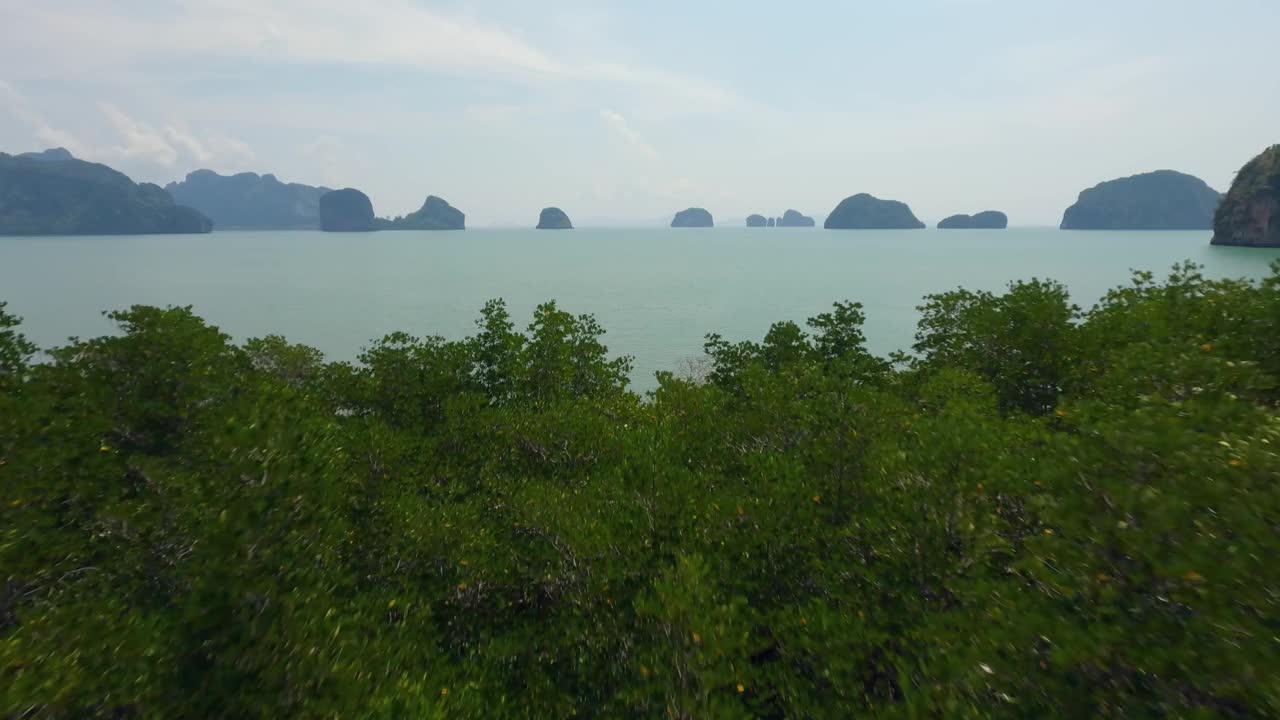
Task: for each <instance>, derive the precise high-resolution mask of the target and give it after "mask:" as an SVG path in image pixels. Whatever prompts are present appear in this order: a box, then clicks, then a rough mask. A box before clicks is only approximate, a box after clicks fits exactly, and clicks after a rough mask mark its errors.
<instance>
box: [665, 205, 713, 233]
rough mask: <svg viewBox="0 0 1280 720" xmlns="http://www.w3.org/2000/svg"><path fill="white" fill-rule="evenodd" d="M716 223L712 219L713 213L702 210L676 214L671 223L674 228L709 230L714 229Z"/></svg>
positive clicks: (690, 210) (693, 209)
mask: <svg viewBox="0 0 1280 720" xmlns="http://www.w3.org/2000/svg"><path fill="white" fill-rule="evenodd" d="M714 226H715V221H714V220H712V219H711V213H709V212H707V211H706V210H704V209H702V208H689V209H688V210H681V211H680V212H678V213H676V216H675V218H674V219H673V220H672V221H671V227H673V228H709V227H714Z"/></svg>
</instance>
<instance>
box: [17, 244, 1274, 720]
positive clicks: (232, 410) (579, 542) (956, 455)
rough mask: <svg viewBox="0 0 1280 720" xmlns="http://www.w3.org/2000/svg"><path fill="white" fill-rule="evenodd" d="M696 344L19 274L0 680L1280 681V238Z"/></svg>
mask: <svg viewBox="0 0 1280 720" xmlns="http://www.w3.org/2000/svg"><path fill="white" fill-rule="evenodd" d="M921 310H922V318H921V321H920V326H919V330H918V333H917V344H916V348H915V349H916V355H914V356H911V357H907V356H897V357H895V358H893V359H892V361H889V360H884V359H881V358H877V357H875V356H874V355H872V354H871V353H869V352H868V351H867V350H866V348H865V342H864V337H863V332H862V325H863V321H864V315H863V313H862V309H861V307H860V306H858V305H856V304H852V303H838V304H836V305H835V306H834V307H833V308H832V309H831V311H829V312H827V313H823V314H820V315H818V316H817V317H815V318H812V319H811V320H809V321H808V323H807V326H806V328H802V327H801V326H799V325H797V324H795V323H789V322H784V323H778V324H776V325H774V326H773V327H772V328H771V329H770V330H769V332H768V333H767V334H766V336H765V337H764V338H763V340H762V341H761V342H758V343H757V342H737V343H732V342H729V341H726V340H724V339H723V338H720V337H718V336H714V335H713V336H709V337H708V342H707V353H708V362H707V372H706V377H705V381H700V380H698V379H690V378H677V377H675V376H673V375H670V374H662V375H661V376H660V379H659V385H658V388H657V390H655V391H654V392H653V393H652V394H650V395H649V396H647V397H644V398H641V397H639V396H637V395H635V394H634V393H631V392H629V391H628V390H627V376H628V373H629V371H630V362H629V359H628V358H612V359H611V358H610V357H609V355H608V352H607V350H606V348H605V346H604V344H603V342H602V335H603V330H602V329H601V328H600V326H599V325H598V324H597V323H596V322H595V320H594V319H593V318H591V317H590V316H574V315H571V314H569V313H567V312H565V311H563V310H561V309H559V308H558V307H556V306H555V305H554V304H553V303H548V304H546V305H543V306H540V307H539V308H537V309H536V310H535V312H534V314H533V318H532V320H531V322H530V323H529V325H528V326H527V328H526V329H525V330H524V331H523V332H521V331H518V330H517V329H516V325H515V323H514V321H513V320H512V318H511V316H510V314H509V313H508V311H507V308H506V307H505V305H504V304H503V303H502V302H501V301H493V302H491V303H489V304H487V305H486V306H485V307H484V308H483V310H482V311H481V313H480V317H479V319H478V321H477V329H476V332H475V334H474V335H473V336H472V337H470V338H466V339H462V340H446V339H444V338H439V337H426V338H417V337H413V336H410V335H407V334H403V333H396V334H393V335H389V336H387V337H386V338H383V339H382V340H380V341H377V342H375V343H373V344H372V345H371V346H370V347H369V348H367V349H366V351H365V352H364V353H363V354H362V356H361V357H360V359H359V362H357V363H354V364H348V363H327V362H325V361H324V359H323V357H322V356H321V355H320V354H319V353H318V352H317V351H315V350H314V349H312V348H307V347H305V346H298V345H291V344H289V343H288V342H287V341H286V340H284V339H283V338H281V337H278V336H269V337H266V338H261V339H255V340H251V341H249V342H247V343H245V344H244V345H236V344H234V343H232V342H231V341H230V339H229V338H228V337H227V336H226V335H224V334H223V333H221V332H220V331H219V330H218V329H216V328H213V327H210V326H208V325H207V324H205V323H204V322H203V321H202V320H201V319H200V318H198V317H196V316H195V315H194V314H193V313H192V312H191V310H190V309H189V308H167V309H159V308H150V307H135V308H131V309H129V310H127V311H123V312H118V313H113V314H111V317H112V319H114V320H115V321H116V322H117V324H118V325H119V332H118V333H117V334H115V335H112V336H109V337H103V338H96V339H92V340H74V339H73V340H72V341H71V342H70V344H68V345H66V346H64V347H61V348H54V349H51V350H49V351H48V352H47V357H46V358H44V359H43V361H41V362H32V360H31V358H32V356H33V355H34V353H35V352H36V348H34V347H33V346H32V345H31V344H30V343H29V342H27V341H26V340H24V339H23V337H22V335H21V334H20V333H19V332H18V320H17V318H16V317H14V316H12V315H10V314H8V313H7V312H6V310H5V308H4V307H3V306H2V305H0V568H3V570H2V573H3V575H2V576H0V583H2V585H0V716H2V717H21V718H61V717H88V718H135V717H136V718H152V717H155V718H162V717H164V718H167V717H236V718H243V717H264V718H265V717H316V718H321V717H323V718H332V717H385V718H400V717H428V718H430V717H477V718H534V717H572V716H575V715H576V716H583V717H655V716H664V717H673V718H705V717H715V718H719V717H725V718H735V717H740V718H750V717H771V718H772V717H805V718H845V717H862V716H874V717H893V718H897V717H975V718H976V717H983V718H986V717H1026V718H1040V717H1057V716H1066V717H1097V716H1118V717H1165V716H1174V717H1265V716H1275V715H1277V714H1280V646H1278V645H1277V644H1276V642H1275V637H1276V636H1277V634H1280V617H1278V616H1277V612H1278V611H1277V606H1276V597H1277V596H1278V595H1280V557H1277V555H1278V554H1280V540H1278V539H1277V534H1276V533H1277V530H1276V528H1277V522H1280V488H1278V487H1277V483H1276V478H1277V477H1278V476H1280V475H1278V473H1280V455H1277V448H1278V447H1280V413H1278V412H1277V402H1280V391H1278V389H1277V388H1278V386H1277V383H1276V379H1277V377H1280V346H1278V344H1277V343H1280V340H1277V338H1280V265H1277V266H1276V268H1275V271H1274V272H1273V274H1272V275H1271V276H1270V277H1269V278H1267V279H1265V280H1263V281H1261V282H1256V283H1255V282H1247V281H1239V280H1210V279H1207V278H1205V277H1203V276H1202V275H1201V274H1200V272H1199V270H1198V269H1197V268H1195V267H1194V266H1191V265H1186V266H1180V267H1178V268H1175V269H1174V271H1173V273H1172V274H1171V275H1170V276H1169V277H1168V278H1167V279H1165V280H1163V281H1157V280H1155V279H1154V278H1153V277H1152V276H1151V275H1149V274H1138V275H1136V276H1135V278H1134V281H1133V283H1131V284H1130V285H1128V286H1125V287H1121V288H1117V289H1115V290H1113V291H1112V292H1111V293H1109V294H1108V295H1107V296H1106V297H1105V298H1104V299H1103V300H1102V301H1101V302H1100V303H1099V304H1098V305H1097V306H1095V307H1094V308H1092V309H1090V310H1088V311H1081V310H1080V309H1078V308H1076V307H1075V306H1074V305H1072V304H1071V302H1070V299H1069V298H1068V296H1067V294H1066V291H1065V289H1064V288H1063V287H1062V286H1060V285H1058V284H1056V283H1052V282H1046V281H1030V282H1022V283H1014V284H1012V285H1010V286H1009V288H1008V289H1007V290H1006V291H1005V292H1003V293H989V292H971V291H965V290H956V291H952V292H948V293H943V294H940V295H935V296H931V297H929V298H926V299H925V303H924V305H923V306H922V308H921Z"/></svg>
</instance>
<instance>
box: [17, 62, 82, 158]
mask: <svg viewBox="0 0 1280 720" xmlns="http://www.w3.org/2000/svg"><path fill="white" fill-rule="evenodd" d="M0 98H3V100H4V102H3V107H4V109H5V110H7V111H8V112H9V114H10V115H12V116H13V117H15V118H17V119H18V120H19V121H20V122H21V123H23V124H24V125H26V126H28V127H29V128H31V131H32V133H33V134H34V135H35V137H36V139H37V140H38V141H39V142H40V143H42V144H44V145H46V146H48V147H61V148H66V149H67V150H70V151H71V152H72V153H80V152H83V150H84V144H83V143H81V142H80V140H79V139H78V138H76V137H75V136H74V135H72V134H71V133H69V132H67V131H65V130H61V129H59V128H55V127H53V126H51V125H49V123H47V122H45V119H44V116H43V115H41V114H40V112H39V111H38V110H36V108H35V107H34V106H33V105H32V104H31V102H30V101H29V100H27V98H26V96H24V95H23V94H22V93H20V92H18V90H17V89H16V88H14V87H13V86H12V85H10V84H9V83H7V82H5V81H4V80H0Z"/></svg>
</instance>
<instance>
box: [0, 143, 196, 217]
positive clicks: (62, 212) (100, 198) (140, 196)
mask: <svg viewBox="0 0 1280 720" xmlns="http://www.w3.org/2000/svg"><path fill="white" fill-rule="evenodd" d="M212 229H213V223H212V222H210V221H209V218H207V217H205V216H204V215H202V214H201V213H200V212H199V211H197V210H194V209H192V208H189V207H185V206H182V205H175V204H174V202H173V198H172V197H170V196H169V193H167V192H165V190H164V188H161V187H160V186H159V185H152V184H151V183H141V184H136V183H134V182H133V181H132V180H130V179H129V178H128V177H127V176H125V175H124V174H123V173H119V172H116V171H115V170H112V169H111V168H109V167H107V166H106V165H99V164H97V163H90V162H85V161H83V160H77V159H75V158H74V157H72V156H71V154H70V153H68V152H67V151H66V150H62V149H60V148H59V149H57V150H50V151H46V152H44V153H29V154H26V155H16V156H15V155H6V154H4V153H0V235H139V234H148V233H207V232H209V231H210V230H212Z"/></svg>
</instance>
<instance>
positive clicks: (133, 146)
mask: <svg viewBox="0 0 1280 720" xmlns="http://www.w3.org/2000/svg"><path fill="white" fill-rule="evenodd" d="M98 109H99V110H101V111H102V114H104V115H106V116H107V121H108V122H109V123H110V124H111V126H112V127H114V128H115V130H116V133H118V134H119V135H120V138H121V140H122V142H120V143H118V144H116V145H112V146H110V147H108V148H104V149H103V152H104V153H105V154H106V155H108V156H109V157H113V158H122V159H126V160H145V161H150V162H154V163H156V164H158V165H164V166H165V167H173V165H174V164H175V163H176V162H177V161H178V151H177V150H175V149H174V147H173V145H171V144H169V141H168V140H166V139H165V137H164V133H162V132H161V131H159V130H156V129H155V128H153V127H151V126H150V125H146V124H144V123H140V122H138V121H137V120H134V119H133V118H131V117H129V116H128V115H126V114H125V113H124V111H122V110H121V109H120V108H118V107H116V106H114V105H112V104H110V103H105V102H100V103H98Z"/></svg>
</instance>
